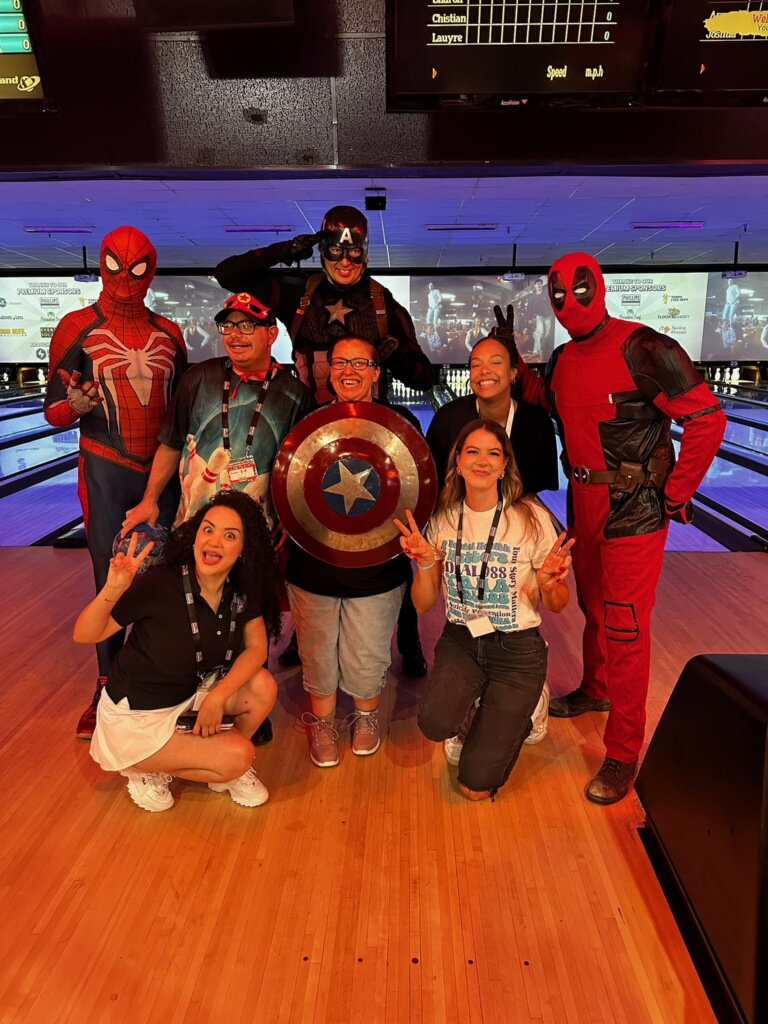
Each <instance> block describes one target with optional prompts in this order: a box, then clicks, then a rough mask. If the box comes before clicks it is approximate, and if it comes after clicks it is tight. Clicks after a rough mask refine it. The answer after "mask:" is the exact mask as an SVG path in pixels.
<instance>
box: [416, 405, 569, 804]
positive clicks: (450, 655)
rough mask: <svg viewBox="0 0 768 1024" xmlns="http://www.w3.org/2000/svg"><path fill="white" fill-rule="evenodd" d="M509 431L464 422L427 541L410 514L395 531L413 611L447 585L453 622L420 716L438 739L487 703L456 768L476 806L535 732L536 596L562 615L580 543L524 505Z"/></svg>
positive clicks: (539, 662) (540, 664)
mask: <svg viewBox="0 0 768 1024" xmlns="http://www.w3.org/2000/svg"><path fill="white" fill-rule="evenodd" d="M522 490H523V488H522V484H521V483H520V476H519V474H518V472H517V468H516V466H515V461H514V458H513V455H512V446H511V443H510V440H509V437H508V436H507V433H506V431H505V430H504V429H503V428H502V427H500V426H499V425H498V424H497V423H494V422H492V421H489V420H475V421H474V422H471V423H468V424H467V425H466V426H465V427H464V428H463V429H462V431H461V433H460V434H459V436H458V438H457V440H456V444H455V446H454V448H453V450H452V452H451V455H450V457H449V468H448V472H447V475H446V482H445V487H444V488H443V491H442V493H441V495H440V503H439V505H438V510H437V513H436V514H435V515H434V516H433V518H432V520H431V522H430V524H429V527H428V530H427V537H426V539H425V538H424V537H422V536H421V534H420V533H419V531H418V529H417V527H416V523H415V522H414V520H413V518H412V517H411V515H410V512H409V513H408V524H407V525H405V524H403V523H399V522H397V521H396V522H397V525H398V527H399V528H400V530H401V532H402V533H403V537H402V538H401V543H402V546H403V550H404V551H405V552H406V554H408V555H410V557H411V558H413V559H415V561H416V564H417V567H418V570H419V571H418V572H417V573H416V578H415V579H414V582H413V603H414V604H415V606H416V609H417V610H418V611H419V612H426V611H428V610H429V609H430V608H431V607H432V606H433V605H434V604H435V602H436V601H437V598H438V594H439V591H440V586H441V583H442V587H443V591H444V594H445V605H446V613H447V619H448V621H447V622H446V624H445V629H444V630H443V634H442V636H441V637H440V640H439V641H438V643H437V647H436V649H435V667H434V669H433V671H432V675H431V676H430V679H429V682H428V684H427V689H426V692H425V694H424V697H423V699H422V702H421V706H420V708H419V717H418V721H419V727H420V728H421V731H422V732H423V733H424V735H425V736H427V737H428V738H429V739H431V740H437V741H439V740H445V739H447V738H448V737H450V736H454V735H455V734H456V733H458V732H459V729H460V727H461V725H462V723H463V722H464V719H465V717H466V715H467V714H468V712H469V710H470V709H471V708H472V706H473V704H474V703H475V701H476V700H477V698H479V699H480V703H479V707H478V710H477V713H476V715H475V717H474V719H473V721H472V725H471V726H470V729H469V732H468V734H467V738H466V740H465V742H464V746H463V748H462V751H461V757H460V760H459V788H460V790H461V792H462V793H464V795H465V796H467V797H469V798H470V799H472V800H481V799H483V798H484V797H487V796H493V794H494V793H495V792H496V790H497V789H499V787H500V786H503V785H504V783H505V782H506V781H507V778H508V777H509V773H510V772H511V771H512V768H513V767H514V765H515V762H516V761H517V758H518V755H519V753H520V748H521V747H522V745H523V742H524V741H525V738H526V737H527V736H528V734H529V732H530V731H531V715H532V713H533V711H534V709H535V708H536V704H537V702H538V700H539V696H540V694H541V691H542V688H543V686H544V680H545V678H546V674H547V645H546V643H545V642H544V639H543V638H542V636H541V633H540V632H539V623H540V621H541V619H540V616H539V614H538V611H537V605H538V602H539V599H541V602H542V604H543V605H544V607H545V608H548V609H549V610H550V611H553V612H559V611H562V609H563V608H565V606H566V605H567V603H568V588H567V586H566V585H565V584H564V582H563V580H564V578H565V576H566V575H567V573H568V566H569V564H570V561H571V557H570V555H569V554H568V550H569V549H570V547H571V546H572V544H573V541H572V540H570V541H568V542H565V534H564V533H563V534H561V535H560V536H559V537H556V536H555V531H554V528H553V526H552V522H551V519H550V517H549V513H548V512H547V511H546V509H544V508H542V507H541V506H540V505H538V504H537V503H536V502H534V501H532V500H530V499H528V498H524V497H523V496H522Z"/></svg>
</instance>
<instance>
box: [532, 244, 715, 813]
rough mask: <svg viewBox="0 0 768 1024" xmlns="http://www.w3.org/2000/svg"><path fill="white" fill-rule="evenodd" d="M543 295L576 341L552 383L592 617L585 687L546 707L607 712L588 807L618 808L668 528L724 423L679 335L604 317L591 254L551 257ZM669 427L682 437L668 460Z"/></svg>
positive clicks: (582, 591) (576, 558)
mask: <svg viewBox="0 0 768 1024" xmlns="http://www.w3.org/2000/svg"><path fill="white" fill-rule="evenodd" d="M548 285H549V296H550V299H551V302H552V307H553V309H554V312H555V316H556V317H557V319H558V320H559V321H560V323H561V324H562V325H563V326H564V327H565V328H566V329H567V330H568V332H569V334H570V336H571V339H572V340H571V341H569V342H567V343H566V344H565V345H563V346H561V347H560V348H558V349H557V350H556V351H555V352H554V353H553V355H552V358H551V360H550V363H549V366H548V367H547V383H548V389H549V394H550V401H551V404H552V411H553V414H554V416H555V418H556V420H557V423H558V427H559V429H560V433H561V439H562V441H563V456H564V465H565V469H566V473H567V475H568V477H569V481H570V486H569V527H570V530H571V532H572V533H573V535H574V536H575V537H576V544H575V545H574V548H573V552H572V554H573V569H574V575H575V578H576V584H577V589H578V596H579V604H580V606H581V609H582V611H583V612H584V616H585V618H586V624H585V627H584V637H583V660H584V676H583V681H582V683H581V686H580V688H579V689H578V690H575V691H574V692H573V693H570V694H568V695H566V696H565V697H562V698H559V699H556V700H553V701H552V702H551V703H550V714H552V715H553V716H554V717H572V716H574V715H577V714H581V713H582V712H584V711H605V710H608V711H609V714H608V721H607V724H606V728H605V736H604V740H605V747H606V755H607V756H606V760H605V762H604V764H603V767H602V768H601V769H600V772H598V774H597V775H596V776H595V778H594V779H592V780H591V782H590V783H589V785H588V786H587V797H588V798H589V799H590V800H592V801H593V802H595V803H613V802H614V801H615V800H618V799H621V798H622V797H623V796H625V795H626V793H627V792H628V790H629V787H630V785H631V783H632V779H633V778H634V775H635V773H636V769H637V759H638V755H639V753H640V749H641V746H642V743H643V738H644V732H645V701H646V695H647V691H648V677H649V672H650V620H651V610H652V608H653V604H654V600H655V595H656V585H657V582H658V579H659V574H660V572H661V563H662V556H663V552H664V543H665V540H666V536H667V532H668V525H669V519H670V518H672V519H675V520H677V521H679V522H690V521H691V518H692V506H691V497H692V495H693V493H694V491H695V490H696V488H697V487H698V486H699V484H700V483H701V480H702V479H703V477H704V475H705V474H706V472H707V469H708V468H709V466H710V464H711V462H712V459H713V458H714V457H715V455H716V454H717V451H718V448H719V446H720V442H721V441H722V438H723V434H724V431H725V416H724V414H723V411H722V409H721V408H720V405H719V403H718V401H717V400H716V399H715V398H714V396H713V395H712V394H711V392H710V391H709V389H708V388H707V387H706V385H705V384H704V383H703V381H702V379H701V376H700V375H699V373H698V371H697V370H696V368H695V367H694V365H693V364H692V362H691V361H690V359H689V358H688V356H687V355H686V353H685V352H684V350H683V349H682V348H681V346H680V345H679V344H678V343H677V342H676V341H675V340H674V339H673V338H670V337H668V336H666V335H663V334H659V333H657V332H656V331H654V330H652V329H651V328H650V327H647V326H645V325H643V324H640V323H631V322H629V321H626V320H618V319H616V318H614V317H611V316H609V315H608V312H607V310H606V305H605V282H604V279H603V275H602V271H601V270H600V267H599V265H598V264H597V262H596V261H595V260H594V259H593V258H592V257H591V256H589V255H587V254H586V253H578V252H577V253H570V254H569V255H567V256H564V257H562V259H559V260H557V262H556V263H555V264H554V265H553V266H552V268H551V270H550V272H549V278H548ZM673 419H674V420H675V421H677V422H679V423H680V424H681V425H682V428H683V437H682V442H681V445H680V457H679V459H678V461H677V462H676V463H675V457H674V450H673V447H672V441H671V438H670V424H671V421H672V420H673Z"/></svg>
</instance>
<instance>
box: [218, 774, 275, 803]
mask: <svg viewBox="0 0 768 1024" xmlns="http://www.w3.org/2000/svg"><path fill="white" fill-rule="evenodd" d="M208 789H212V790H213V792H214V793H227V792H228V793H229V795H230V796H231V797H232V799H233V800H234V801H235V803H236V804H242V806H243V807H260V806H261V805H262V804H265V803H266V802H267V800H268V799H269V792H268V791H267V787H266V786H265V785H264V783H263V782H262V781H261V779H259V778H258V777H257V776H256V772H255V771H254V770H253V768H249V769H248V771H247V772H246V773H245V775H241V776H240V778H239V779H231V780H230V781H229V782H209V783H208Z"/></svg>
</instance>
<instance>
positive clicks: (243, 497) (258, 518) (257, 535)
mask: <svg viewBox="0 0 768 1024" xmlns="http://www.w3.org/2000/svg"><path fill="white" fill-rule="evenodd" d="M217 507H222V508H229V509H232V511H233V512H236V513H237V515H238V516H239V517H240V520H241V522H242V524H243V553H242V555H241V557H240V558H239V559H238V560H237V562H235V564H234V565H233V567H232V570H231V571H230V579H231V580H232V583H233V585H234V588H235V590H236V592H237V593H238V594H241V595H243V596H245V597H247V598H248V600H249V601H256V602H258V603H260V605H261V609H262V615H263V616H264V624H265V626H266V629H267V635H268V636H271V637H272V638H273V639H274V640H277V639H278V637H279V636H280V623H281V620H280V602H279V599H278V593H277V580H278V568H277V559H276V557H275V550H274V548H273V546H272V538H271V537H270V534H269V528H268V527H267V522H266V520H265V518H264V513H263V512H262V511H261V507H260V506H259V504H258V502H256V501H254V500H253V498H250V497H249V496H248V495H247V494H244V493H243V492H242V491H219V492H218V494H216V495H215V496H214V497H213V498H211V500H210V501H209V502H208V504H207V505H204V506H203V507H202V508H201V509H199V511H197V512H196V513H195V515H193V516H192V518H191V519H188V520H187V521H186V522H185V523H182V524H181V526H180V527H179V528H178V529H177V530H174V531H173V533H172V534H171V536H170V539H169V541H168V547H167V548H166V550H165V554H164V556H163V558H162V560H161V561H160V562H159V563H158V564H159V565H161V566H170V567H174V566H179V567H180V566H182V565H193V564H194V560H195V555H194V545H195V537H196V536H197V531H198V530H199V529H200V526H201V524H202V522H203V519H204V518H205V516H206V513H207V512H208V511H209V509H212V508H217Z"/></svg>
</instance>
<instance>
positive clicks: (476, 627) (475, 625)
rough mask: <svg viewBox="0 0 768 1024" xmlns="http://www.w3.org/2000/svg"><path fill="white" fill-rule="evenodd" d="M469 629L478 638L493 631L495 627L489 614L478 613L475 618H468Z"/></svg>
mask: <svg viewBox="0 0 768 1024" xmlns="http://www.w3.org/2000/svg"><path fill="white" fill-rule="evenodd" d="M467 629H468V630H469V632H470V633H471V634H472V636H473V637H475V639H476V638H477V637H479V636H485V635H486V633H493V632H494V629H495V627H494V625H493V623H492V622H491V620H490V619H489V618H488V616H487V615H478V616H476V617H475V618H474V619H467Z"/></svg>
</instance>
